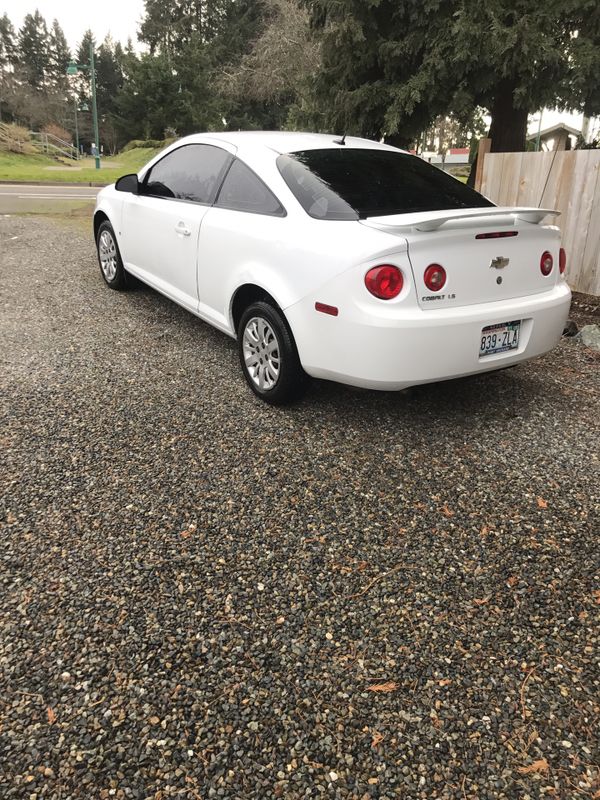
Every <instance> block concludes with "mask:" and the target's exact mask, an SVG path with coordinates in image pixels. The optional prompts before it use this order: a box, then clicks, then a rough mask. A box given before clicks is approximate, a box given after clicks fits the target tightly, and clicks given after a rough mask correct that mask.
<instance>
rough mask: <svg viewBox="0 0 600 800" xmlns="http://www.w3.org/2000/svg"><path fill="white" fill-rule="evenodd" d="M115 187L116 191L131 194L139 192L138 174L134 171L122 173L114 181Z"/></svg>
mask: <svg viewBox="0 0 600 800" xmlns="http://www.w3.org/2000/svg"><path fill="white" fill-rule="evenodd" d="M115 189H116V190H117V192H131V194H139V193H140V182H139V181H138V176H137V175H136V174H135V172H134V173H132V174H131V175H123V176H122V177H120V178H119V180H118V181H117V182H116V183H115Z"/></svg>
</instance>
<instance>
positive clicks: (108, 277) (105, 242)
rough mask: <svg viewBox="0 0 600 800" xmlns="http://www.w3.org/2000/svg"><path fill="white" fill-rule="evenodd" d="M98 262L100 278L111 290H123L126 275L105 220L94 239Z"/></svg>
mask: <svg viewBox="0 0 600 800" xmlns="http://www.w3.org/2000/svg"><path fill="white" fill-rule="evenodd" d="M96 247H97V249H98V262H99V264H100V271H101V272H102V277H103V278H104V280H105V281H106V283H107V284H108V285H109V286H110V288H111V289H117V290H121V289H125V287H126V285H127V279H126V273H125V269H124V267H123V261H122V260H121V254H120V253H119V247H118V245H117V237H116V236H115V232H114V230H113V227H112V225H111V224H110V222H108V221H107V220H105V221H104V222H103V223H102V224H101V225H100V227H99V228H98V235H97V237H96Z"/></svg>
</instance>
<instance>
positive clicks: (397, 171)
mask: <svg viewBox="0 0 600 800" xmlns="http://www.w3.org/2000/svg"><path fill="white" fill-rule="evenodd" d="M277 166H278V168H279V171H280V173H281V175H282V177H283V179H284V180H285V182H286V183H287V185H288V186H289V188H290V189H291V191H292V192H293V194H294V196H295V197H296V199H297V200H298V202H299V203H300V204H301V205H302V207H303V208H304V210H305V211H306V212H307V213H308V214H310V216H311V217H315V218H317V219H363V218H364V217H379V216H385V215H388V214H407V213H411V212H415V211H445V210H447V209H455V208H480V207H483V206H493V203H490V201H489V200H486V198H485V197H482V195H480V194H479V193H478V192H476V191H474V190H473V189H470V188H469V187H468V186H465V185H464V184H463V183H461V182H460V181H458V180H456V178H453V177H452V176H450V175H447V174H446V173H445V172H443V171H442V170H441V169H438V168H437V167H432V166H431V164H427V163H426V162H425V161H423V160H422V159H420V158H417V157H416V156H412V155H409V154H408V153H399V152H394V151H392V150H366V149H352V148H348V149H344V148H341V147H340V148H339V149H338V148H327V149H324V150H302V151H300V152H298V153H289V154H287V155H281V156H279V158H278V159H277Z"/></svg>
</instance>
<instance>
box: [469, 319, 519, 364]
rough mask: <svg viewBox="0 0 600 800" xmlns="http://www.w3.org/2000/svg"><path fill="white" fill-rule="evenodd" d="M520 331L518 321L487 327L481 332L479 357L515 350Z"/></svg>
mask: <svg viewBox="0 0 600 800" xmlns="http://www.w3.org/2000/svg"><path fill="white" fill-rule="evenodd" d="M520 330H521V321H520V320H515V321H513V322H501V323H500V324H499V325H487V326H486V327H485V328H483V329H482V331H481V340H480V343H479V357H480V358H483V356H491V355H494V354H495V353H506V352H508V351H509V350H516V349H517V347H518V346H519V332H520Z"/></svg>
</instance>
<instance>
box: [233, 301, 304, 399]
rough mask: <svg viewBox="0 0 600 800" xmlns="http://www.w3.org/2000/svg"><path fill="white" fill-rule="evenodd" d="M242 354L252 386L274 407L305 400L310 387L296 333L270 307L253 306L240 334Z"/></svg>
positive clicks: (275, 310) (246, 375)
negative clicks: (308, 386) (303, 398)
mask: <svg viewBox="0 0 600 800" xmlns="http://www.w3.org/2000/svg"><path fill="white" fill-rule="evenodd" d="M237 338H238V353H239V357H240V364H241V365H242V372H243V373H244V378H245V379H246V382H247V383H248V386H250V388H251V389H252V391H253V392H254V394H255V395H257V397H260V399H261V400H264V401H265V403H270V404H271V405H285V404H286V403H291V402H292V401H294V400H297V399H298V398H299V397H301V395H302V393H303V391H304V389H305V387H306V373H305V372H304V370H303V369H302V366H301V364H300V359H299V358H298V351H297V349H296V344H295V342H294V338H293V336H292V332H291V330H290V328H289V326H288V324H287V322H286V320H285V318H284V317H283V315H282V314H281V312H280V311H279V309H277V308H275V307H274V306H272V305H271V304H270V303H266V302H264V301H262V300H261V301H259V302H256V303H252V305H250V306H248V308H247V309H246V310H245V311H244V313H243V314H242V318H241V320H240V324H239V326H238V332H237Z"/></svg>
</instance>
